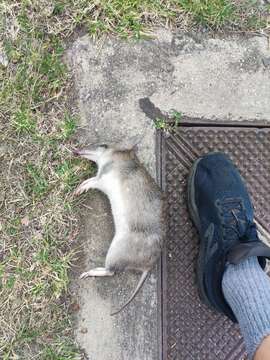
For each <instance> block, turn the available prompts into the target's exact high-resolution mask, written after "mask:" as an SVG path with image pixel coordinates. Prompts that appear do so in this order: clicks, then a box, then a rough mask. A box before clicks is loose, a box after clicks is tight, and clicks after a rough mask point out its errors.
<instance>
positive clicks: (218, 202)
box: [188, 153, 270, 322]
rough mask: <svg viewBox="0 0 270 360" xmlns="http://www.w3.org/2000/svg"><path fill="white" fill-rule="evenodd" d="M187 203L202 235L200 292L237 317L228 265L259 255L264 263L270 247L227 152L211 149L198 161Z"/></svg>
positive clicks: (189, 185)
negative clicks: (227, 289) (226, 285)
mask: <svg viewBox="0 0 270 360" xmlns="http://www.w3.org/2000/svg"><path fill="white" fill-rule="evenodd" d="M188 206H189V211H190V214H191V217H192V219H193V222H194V224H195V225H196V227H197V229H198V232H199V235H200V250H199V258H198V264H197V281H198V287H199V293H200V296H201V298H202V300H203V301H204V302H205V303H206V304H208V305H209V306H211V307H213V308H215V309H216V310H218V311H219V312H221V313H223V314H225V315H227V316H228V317H229V318H230V319H232V320H233V321H235V322H236V318H235V316H234V314H233V312H232V310H231V308H230V306H229V305H228V304H227V302H226V300H225V298H224V296H223V293H222V287H221V281H222V276H223V273H224V270H225V265H226V263H232V264H238V263H239V262H241V261H242V260H244V259H246V258H248V257H250V256H258V259H259V262H260V264H261V266H262V267H263V268H264V267H265V258H270V248H269V247H268V246H266V245H265V244H264V243H263V242H262V241H261V240H260V239H259V238H258V234H257V230H256V225H255V223H254V220H253V206H252V203H251V200H250V197H249V194H248V192H247V189H246V186H245V184H244V182H243V180H242V178H241V176H240V174H239V172H238V170H237V169H236V168H235V166H234V165H233V163H232V162H231V160H230V159H229V158H228V157H227V156H226V155H224V154H222V153H211V154H208V155H206V156H203V157H201V158H199V159H198V160H197V161H196V162H195V164H194V165H193V167H192V170H191V174H190V177H189V182H188Z"/></svg>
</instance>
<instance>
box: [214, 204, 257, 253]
mask: <svg viewBox="0 0 270 360" xmlns="http://www.w3.org/2000/svg"><path fill="white" fill-rule="evenodd" d="M217 206H218V208H219V214H220V217H221V222H222V228H223V236H225V237H226V239H227V240H229V241H228V242H226V243H228V246H229V245H230V244H231V243H232V242H234V241H235V240H239V241H240V242H247V241H251V240H252V241H255V240H257V239H258V236H257V229H256V224H255V223H254V222H253V221H250V220H249V219H248V217H247V214H246V211H245V207H244V205H243V201H242V199H241V198H233V199H231V198H229V199H226V200H223V201H218V203H217Z"/></svg>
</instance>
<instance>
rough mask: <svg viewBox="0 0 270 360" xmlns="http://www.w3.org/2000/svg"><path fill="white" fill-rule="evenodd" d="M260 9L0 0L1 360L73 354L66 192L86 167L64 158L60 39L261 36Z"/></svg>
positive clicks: (73, 219) (73, 220)
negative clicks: (203, 33)
mask: <svg viewBox="0 0 270 360" xmlns="http://www.w3.org/2000/svg"><path fill="white" fill-rule="evenodd" d="M268 10H269V9H267V7H263V8H262V7H261V8H259V7H258V6H257V4H256V3H255V2H251V1H244V0H242V1H228V0H209V1H207V0H202V1H198V0H190V1H187V0H163V1H162V0H160V1H158V0H96V1H89V0H43V1H40V0H31V1H30V0H20V1H19V0H17V1H16V0H15V1H10V0H2V1H1V3H0V160H1V167H0V186H1V189H0V215H1V216H0V231H1V234H0V235H1V243H0V358H1V359H4V360H13V359H29V360H30V359H41V360H43V359H44V360H62V359H63V360H75V359H80V358H81V355H80V352H79V350H78V349H77V348H76V346H75V343H74V341H73V336H72V326H71V322H70V316H69V311H68V310H69V298H68V287H69V270H70V268H71V266H72V263H73V262H74V259H75V258H76V246H75V244H76V234H77V230H78V217H77V215H76V209H77V201H78V200H75V199H74V197H73V195H72V193H73V190H74V188H75V187H76V186H77V184H78V183H79V181H80V180H79V179H81V178H83V177H85V176H86V175H87V174H88V175H89V174H91V173H92V172H93V168H91V166H89V164H88V163H87V162H84V161H79V160H77V159H74V158H73V157H72V155H71V152H70V148H71V147H72V146H74V143H75V141H76V135H75V133H76V129H77V123H78V120H77V114H76V111H74V110H73V107H72V104H71V105H70V104H69V96H68V94H69V93H70V89H71V83H72V81H71V78H70V74H69V72H68V70H67V68H66V65H65V64H64V62H63V53H64V49H65V44H66V41H67V39H69V38H70V37H71V36H72V35H73V34H75V33H76V29H77V28H79V27H84V29H85V31H87V32H88V33H89V34H90V35H91V36H93V37H99V36H101V35H103V34H114V35H117V36H120V37H124V38H128V37H134V38H140V37H143V36H147V35H149V33H150V28H151V26H153V25H155V24H157V25H166V26H172V27H178V28H180V29H184V30H187V29H199V28H200V27H204V28H207V29H209V30H212V29H214V30H237V31H238V30H240V31H242V30H245V31H254V30H261V29H262V30H264V31H265V32H267V30H268V29H269V24H268V22H267V14H268ZM1 58H2V59H3V58H4V60H5V61H3V60H2V61H1ZM173 117H174V118H175V122H177V123H178V122H179V121H181V114H179V113H175V114H174V115H173ZM156 126H157V127H160V128H162V127H164V126H166V125H165V123H164V121H163V120H162V119H159V121H158V122H157V124H156Z"/></svg>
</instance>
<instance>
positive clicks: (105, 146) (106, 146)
mask: <svg viewBox="0 0 270 360" xmlns="http://www.w3.org/2000/svg"><path fill="white" fill-rule="evenodd" d="M99 147H103V148H104V149H108V145H107V144H100V145H99Z"/></svg>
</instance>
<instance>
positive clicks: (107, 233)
mask: <svg viewBox="0 0 270 360" xmlns="http://www.w3.org/2000/svg"><path fill="white" fill-rule="evenodd" d="M269 58H270V52H269V49H268V44H267V39H266V38H264V37H252V38H241V37H233V38H227V39H220V38H207V37H203V36H202V35H196V34H176V35H173V34H172V33H171V32H169V31H166V30H157V33H156V39H154V40H151V41H144V40H141V41H137V42H134V41H121V40H117V39H114V38H107V39H105V41H104V42H100V43H93V42H92V41H91V40H90V39H89V38H88V37H87V36H84V37H82V38H79V39H78V40H77V41H75V43H74V44H73V45H72V46H71V47H70V48H69V50H68V51H67V61H68V64H69V67H70V68H71V70H72V71H73V74H74V80H75V86H76V93H77V100H78V108H79V111H80V118H81V127H82V129H83V132H82V134H83V138H84V140H87V141H89V142H90V141H102V142H105V141H107V140H110V141H114V140H116V141H117V140H119V139H126V140H127V141H128V140H129V138H130V137H132V136H134V135H136V136H138V135H139V137H140V139H141V141H140V143H139V148H138V156H139V158H140V159H141V160H142V162H143V163H144V164H145V166H146V167H147V168H148V170H149V171H150V173H151V174H152V176H155V151H154V150H155V144H154V133H155V130H154V125H153V123H152V120H150V119H149V118H147V117H146V115H145V114H144V113H143V112H142V111H141V109H140V106H139V99H141V98H144V97H149V98H150V100H151V101H152V102H153V103H154V104H155V105H156V106H157V107H159V108H160V109H162V110H164V111H169V110H171V109H176V110H178V111H181V112H182V113H183V114H185V115H187V116H190V117H204V118H209V119H223V120H224V119H226V120H242V119H243V120H254V121H256V120H269V119H270V103H269V95H270V91H269V90H270V89H269V84H270V67H269V66H268V65H267V64H268V63H269V62H268V59H269ZM87 204H88V209H86V210H85V211H84V213H83V214H82V231H81V241H82V244H83V246H84V252H85V261H82V262H81V266H80V272H83V271H86V270H87V269H89V268H90V267H92V266H98V265H103V261H104V258H105V255H106V251H107V249H108V246H109V243H110V240H111V238H112V235H113V223H112V218H111V213H110V208H109V204H108V201H107V199H106V198H105V197H104V196H103V195H102V194H100V193H98V192H95V193H90V194H89V195H88V202H87ZM137 281H138V276H137V275H134V274H123V275H120V276H117V277H113V278H110V279H86V280H84V281H79V282H77V281H74V286H73V291H74V293H76V296H77V298H78V302H79V304H80V310H79V311H78V315H77V318H76V331H75V333H76V338H77V341H78V343H79V345H80V346H81V347H82V348H83V349H84V350H85V352H86V354H87V356H88V358H89V359H90V360H116V359H117V360H131V359H132V360H157V359H158V353H159V346H160V345H159V337H158V336H159V335H158V306H157V272H156V271H153V273H152V275H151V277H150V279H149V280H148V281H147V282H146V284H145V285H144V287H143V290H142V292H141V293H140V294H139V295H138V297H137V298H136V299H135V301H134V302H133V303H132V304H131V305H130V306H129V307H128V308H127V309H126V310H125V311H124V312H123V313H122V314H120V315H119V316H118V317H110V315H109V314H110V312H111V310H112V309H114V308H115V307H118V306H119V304H122V303H123V302H124V300H125V299H126V298H127V297H128V295H129V294H130V292H131V291H132V289H133V288H134V286H135V284H136V282H137Z"/></svg>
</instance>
